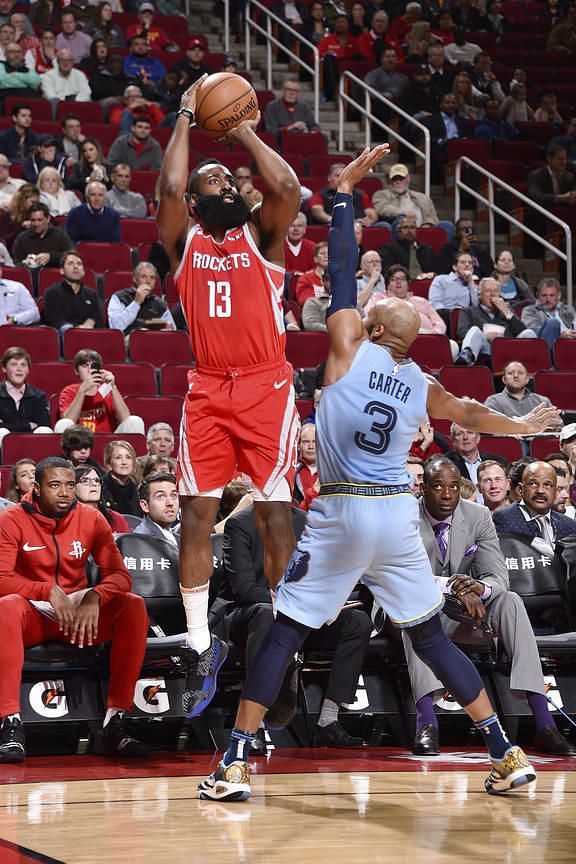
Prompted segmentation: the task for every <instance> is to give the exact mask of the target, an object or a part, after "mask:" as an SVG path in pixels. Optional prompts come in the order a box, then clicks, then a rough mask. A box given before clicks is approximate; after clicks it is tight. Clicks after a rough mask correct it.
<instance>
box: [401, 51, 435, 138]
mask: <svg viewBox="0 0 576 864" xmlns="http://www.w3.org/2000/svg"><path fill="white" fill-rule="evenodd" d="M431 78H432V75H431V74H430V67H429V66H428V65H427V64H426V63H419V64H418V65H417V66H414V70H413V72H412V81H411V82H410V84H409V85H408V87H407V88H406V90H405V91H404V96H403V97H402V107H403V108H404V110H405V111H406V113H407V114H410V116H411V117H414V118H415V119H416V120H420V119H421V118H422V117H429V116H430V114H433V113H434V111H436V109H437V107H438V101H437V99H436V96H435V95H434V92H433V91H432V87H431V86H430V81H431ZM405 130H406V132H407V133H410V134H409V136H408V137H409V138H410V139H413V138H414V128H413V127H412V125H411V124H406V126H405Z"/></svg>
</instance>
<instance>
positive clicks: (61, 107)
mask: <svg viewBox="0 0 576 864" xmlns="http://www.w3.org/2000/svg"><path fill="white" fill-rule="evenodd" d="M71 111H74V114H78V116H79V117H80V120H81V121H82V122H83V123H104V109H103V108H102V105H101V104H100V102H74V104H73V105H71V104H70V102H67V101H65V100H63V101H61V102H59V103H58V108H57V110H56V120H58V121H60V120H62V118H63V117H64V115H65V114H69V113H70V112H71ZM82 131H84V130H82Z"/></svg>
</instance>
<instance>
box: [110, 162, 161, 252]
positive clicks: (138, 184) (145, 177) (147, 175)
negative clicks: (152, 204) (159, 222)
mask: <svg viewBox="0 0 576 864" xmlns="http://www.w3.org/2000/svg"><path fill="white" fill-rule="evenodd" d="M158 173H159V172H158V171H132V179H131V181H130V189H131V190H132V192H139V193H140V194H141V195H144V197H146V196H147V195H148V196H151V195H154V192H155V190H156V183H157V181H158ZM122 221H123V220H121V223H120V230H121V231H122ZM152 224H154V223H152ZM122 239H124V238H122ZM142 240H148V237H143V238H142ZM126 242H127V241H126ZM133 245H134V246H135V245H136V244H135V243H134V244H133Z"/></svg>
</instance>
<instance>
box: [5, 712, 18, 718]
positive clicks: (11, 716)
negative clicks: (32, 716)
mask: <svg viewBox="0 0 576 864" xmlns="http://www.w3.org/2000/svg"><path fill="white" fill-rule="evenodd" d="M5 719H6V720H20V712H19V711H17V712H16V714H7V715H6V718H5Z"/></svg>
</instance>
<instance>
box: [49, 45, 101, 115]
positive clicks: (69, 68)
mask: <svg viewBox="0 0 576 864" xmlns="http://www.w3.org/2000/svg"><path fill="white" fill-rule="evenodd" d="M56 63H57V65H56V66H55V67H53V68H52V69H49V70H48V72H44V74H43V75H41V76H40V81H41V84H42V95H43V96H44V98H45V99H49V100H53V102H54V103H56V104H57V103H58V102H63V101H64V100H66V101H70V100H71V99H73V100H74V101H75V102H90V101H91V99H92V93H91V91H90V85H89V83H88V79H87V78H86V75H85V74H84V72H81V71H80V69H75V68H74V57H73V55H72V53H71V51H69V50H68V49H67V48H62V49H60V50H59V51H58V54H57V55H56Z"/></svg>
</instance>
